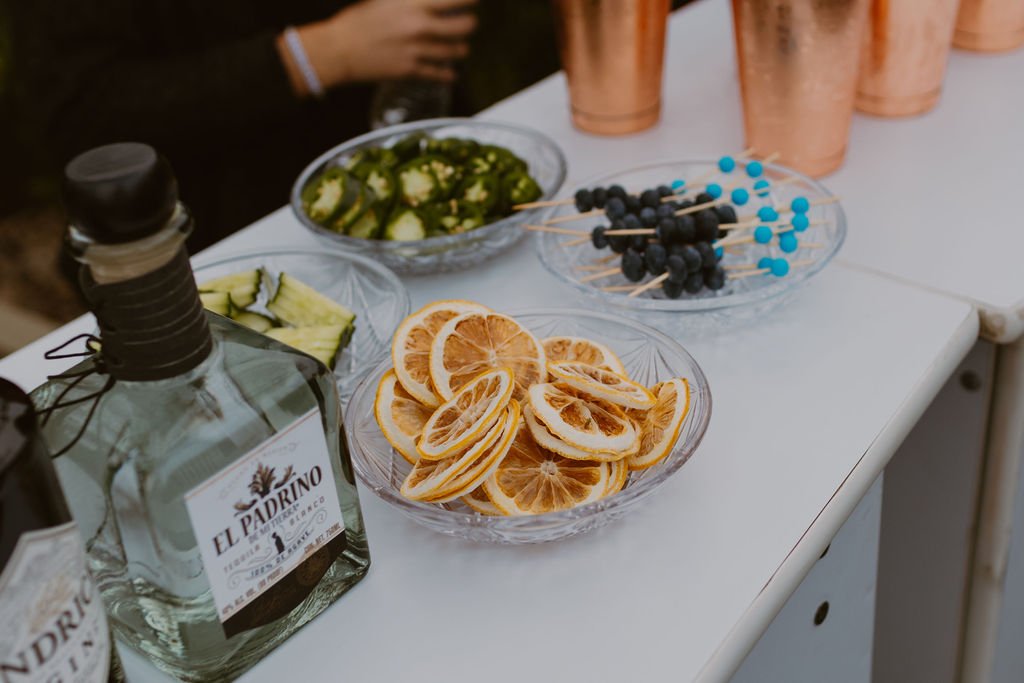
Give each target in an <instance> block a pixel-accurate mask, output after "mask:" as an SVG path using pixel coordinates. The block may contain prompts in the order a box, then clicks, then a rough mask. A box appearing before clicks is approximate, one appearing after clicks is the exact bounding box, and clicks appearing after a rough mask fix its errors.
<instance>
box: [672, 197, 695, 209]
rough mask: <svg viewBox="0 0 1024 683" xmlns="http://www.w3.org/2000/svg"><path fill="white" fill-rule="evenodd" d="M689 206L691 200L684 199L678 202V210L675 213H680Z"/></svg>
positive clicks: (691, 203)
mask: <svg viewBox="0 0 1024 683" xmlns="http://www.w3.org/2000/svg"><path fill="white" fill-rule="evenodd" d="M691 206H693V200H692V199H684V200H682V201H681V202H679V208H678V209H676V210H677V211H681V210H683V209H689V208H690V207H691Z"/></svg>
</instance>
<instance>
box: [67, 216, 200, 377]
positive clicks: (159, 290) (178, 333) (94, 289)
mask: <svg viewBox="0 0 1024 683" xmlns="http://www.w3.org/2000/svg"><path fill="white" fill-rule="evenodd" d="M189 227H190V219H189V217H188V215H187V213H185V212H184V210H182V211H180V212H178V213H176V214H175V217H174V218H172V220H171V221H170V224H169V225H168V227H167V228H166V229H164V230H161V231H160V232H159V233H157V234H155V235H152V236H150V237H147V238H146V239H144V240H140V241H138V242H131V243H128V244H119V245H101V244H90V245H86V246H85V248H84V250H83V251H82V261H83V262H84V266H83V267H82V270H81V273H80V283H81V287H82V292H83V293H84V295H85V298H86V299H87V300H88V301H89V304H90V307H91V308H92V311H93V313H94V314H95V315H96V320H97V321H98V322H99V328H100V339H101V341H102V351H101V354H102V356H103V360H104V362H105V364H106V366H107V369H108V371H109V372H110V374H111V376H113V377H114V378H115V379H118V380H126V381H155V380H162V379H169V378H171V377H176V376H178V375H181V374H184V373H186V372H188V371H189V370H192V369H193V368H195V367H196V366H197V365H199V364H200V363H202V362H203V361H204V360H206V358H207V357H208V356H209V355H210V352H211V350H212V349H213V340H212V338H211V336H210V326H209V323H208V322H207V319H206V313H205V311H204V309H203V305H202V303H201V302H200V300H199V292H198V291H197V289H196V283H195V278H194V276H193V274H192V266H191V264H190V263H189V260H188V252H187V251H186V250H185V244H184V243H185V238H186V237H187V236H188V232H189V229H188V228H189Z"/></svg>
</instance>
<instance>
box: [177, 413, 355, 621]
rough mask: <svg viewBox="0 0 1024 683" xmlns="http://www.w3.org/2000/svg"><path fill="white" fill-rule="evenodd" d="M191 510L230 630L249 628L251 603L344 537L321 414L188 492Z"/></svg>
mask: <svg viewBox="0 0 1024 683" xmlns="http://www.w3.org/2000/svg"><path fill="white" fill-rule="evenodd" d="M185 504H186V507H187V508H188V514H189V518H190V519H191V521H192V528H193V529H194V531H195V534H196V538H197V539H198V542H199V549H200V553H201V555H202V558H203V567H204V568H205V570H206V576H207V578H208V579H209V581H210V586H211V588H212V590H213V601H214V603H215V604H216V605H217V611H218V614H219V616H220V620H221V623H222V624H224V627H225V632H227V633H228V634H229V635H230V634H232V633H235V632H238V631H239V630H244V628H249V627H251V624H249V623H248V621H249V620H248V615H247V614H246V613H245V612H244V611H243V610H244V608H245V607H246V605H249V604H250V603H252V602H253V601H254V600H256V599H257V598H259V597H260V595H262V594H263V593H265V592H266V591H268V590H270V588H271V587H273V586H274V584H276V583H278V582H279V581H281V580H282V579H283V578H285V577H286V576H288V575H289V573H290V572H292V571H293V570H295V569H296V568H298V567H299V566H300V565H302V564H303V562H305V561H306V560H307V559H308V558H310V557H312V556H313V555H314V554H316V553H317V551H319V550H320V549H321V548H324V546H326V545H327V544H328V543H330V542H331V541H332V539H334V538H336V537H337V536H339V535H340V534H342V533H343V532H344V531H345V525H344V521H343V519H342V516H341V505H340V503H339V502H338V489H337V484H336V483H335V478H334V469H333V467H332V466H331V458H330V453H329V451H328V449H327V441H326V439H325V437H324V430H323V423H322V422H321V418H320V411H319V410H317V409H316V408H314V409H313V410H311V411H310V412H309V413H307V414H306V415H304V416H303V417H301V418H299V419H298V420H296V421H295V422H293V423H292V424H291V425H289V426H288V427H286V428H285V429H283V430H282V431H281V432H279V433H277V434H275V435H274V436H273V437H271V438H270V439H268V440H266V441H264V442H263V443H262V444H260V445H259V446H257V447H256V448H254V449H253V450H251V451H249V452H248V453H247V454H246V455H244V456H243V457H241V458H240V459H238V460H237V461H235V462H234V463H232V464H231V465H229V466H227V467H225V468H224V469H223V470H221V471H220V472H218V473H217V474H215V475H214V476H212V477H210V478H209V479H207V480H206V481H205V482H203V483H202V484H200V485H199V486H197V487H195V488H194V489H192V490H191V491H189V492H188V493H187V494H186V495H185ZM240 613H242V614H240ZM235 615H238V618H237V619H236V621H237V622H239V623H235V624H232V621H231V620H232V617H234V616H235ZM243 621H245V622H246V625H245V626H242V625H241V622H243Z"/></svg>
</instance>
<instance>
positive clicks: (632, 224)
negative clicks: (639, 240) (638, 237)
mask: <svg viewBox="0 0 1024 683" xmlns="http://www.w3.org/2000/svg"><path fill="white" fill-rule="evenodd" d="M622 227H623V228H625V229H626V230H640V229H641V228H643V227H644V226H643V223H641V222H640V217H639V216H637V215H636V214H632V213H627V214H626V215H625V216H623V217H622Z"/></svg>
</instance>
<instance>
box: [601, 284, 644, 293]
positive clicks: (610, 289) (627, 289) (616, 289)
mask: <svg viewBox="0 0 1024 683" xmlns="http://www.w3.org/2000/svg"><path fill="white" fill-rule="evenodd" d="M634 289H636V285H611V286H608V287H602V288H601V291H602V292H632V291H633V290H634Z"/></svg>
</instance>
